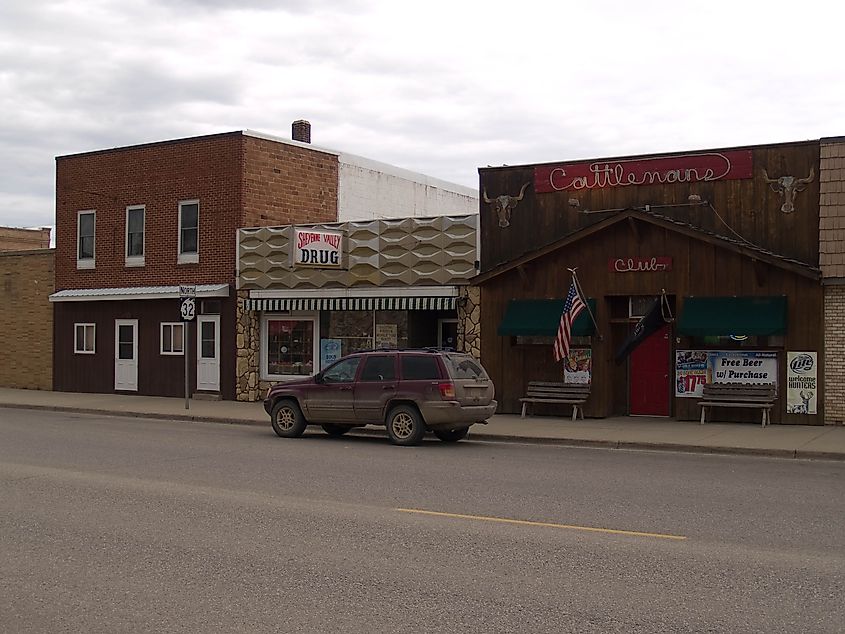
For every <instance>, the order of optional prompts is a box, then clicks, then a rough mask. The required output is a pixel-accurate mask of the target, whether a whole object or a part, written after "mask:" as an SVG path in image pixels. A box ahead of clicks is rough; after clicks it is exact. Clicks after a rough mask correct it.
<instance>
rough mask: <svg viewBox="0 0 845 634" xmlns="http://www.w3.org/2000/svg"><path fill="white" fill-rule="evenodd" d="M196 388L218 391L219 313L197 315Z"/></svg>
mask: <svg viewBox="0 0 845 634" xmlns="http://www.w3.org/2000/svg"><path fill="white" fill-rule="evenodd" d="M197 389H198V390H205V391H209V392H219V391H220V315H198V316H197Z"/></svg>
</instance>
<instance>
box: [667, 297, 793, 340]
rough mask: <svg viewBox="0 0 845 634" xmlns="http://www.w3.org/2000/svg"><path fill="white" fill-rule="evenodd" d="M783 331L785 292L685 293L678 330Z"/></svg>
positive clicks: (696, 334) (723, 333) (703, 333)
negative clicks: (768, 294) (767, 294)
mask: <svg viewBox="0 0 845 634" xmlns="http://www.w3.org/2000/svg"><path fill="white" fill-rule="evenodd" d="M785 332H786V296H784V295H778V296H775V297H684V305H683V309H682V311H681V318H680V321H679V322H678V333H679V334H682V335H689V336H692V337H705V336H708V335H721V336H729V335H760V336H767V335H782V334H784V333H785Z"/></svg>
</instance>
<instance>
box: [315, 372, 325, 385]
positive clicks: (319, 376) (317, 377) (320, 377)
mask: <svg viewBox="0 0 845 634" xmlns="http://www.w3.org/2000/svg"><path fill="white" fill-rule="evenodd" d="M322 382H323V373H322V372H317V374H315V375H314V383H322Z"/></svg>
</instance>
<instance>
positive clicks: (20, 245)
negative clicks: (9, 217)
mask: <svg viewBox="0 0 845 634" xmlns="http://www.w3.org/2000/svg"><path fill="white" fill-rule="evenodd" d="M51 231H52V229H50V227H42V228H41V229H19V228H17V227H0V251H28V250H30V249H49V248H50V233H51Z"/></svg>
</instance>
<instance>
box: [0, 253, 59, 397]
mask: <svg viewBox="0 0 845 634" xmlns="http://www.w3.org/2000/svg"><path fill="white" fill-rule="evenodd" d="M54 255H55V253H54V251H53V249H42V250H35V251H24V252H20V251H19V252H9V253H2V254H0V324H2V327H0V386H2V387H14V388H28V389H35V390H50V389H52V388H53V307H52V305H51V304H50V301H49V299H48V297H49V296H50V294H51V293H52V292H53V272H54Z"/></svg>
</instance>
